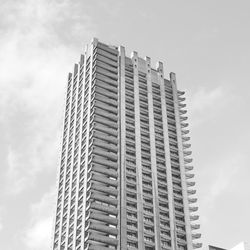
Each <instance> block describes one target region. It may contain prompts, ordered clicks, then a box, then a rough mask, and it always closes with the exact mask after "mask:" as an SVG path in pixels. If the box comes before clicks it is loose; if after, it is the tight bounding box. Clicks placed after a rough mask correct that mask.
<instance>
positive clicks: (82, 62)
mask: <svg viewBox="0 0 250 250" xmlns="http://www.w3.org/2000/svg"><path fill="white" fill-rule="evenodd" d="M81 71H82V72H83V75H82V100H81V114H80V133H79V148H78V160H77V162H78V163H77V181H76V183H77V186H76V206H75V212H74V214H75V218H74V225H75V229H74V234H73V247H72V249H76V227H77V216H78V213H77V211H78V204H79V199H78V198H79V178H80V169H81V168H80V164H81V149H82V147H83V146H84V145H82V138H83V133H82V125H83V122H84V120H83V110H84V109H83V105H84V94H85V84H84V83H85V75H86V74H85V73H86V53H85V56H84V55H81V60H80V70H79V85H80V81H81V79H80V74H81Z"/></svg>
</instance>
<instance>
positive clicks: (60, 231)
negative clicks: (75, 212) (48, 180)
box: [57, 74, 74, 249]
mask: <svg viewBox="0 0 250 250" xmlns="http://www.w3.org/2000/svg"><path fill="white" fill-rule="evenodd" d="M70 77H71V80H70V82H68V85H69V84H70V83H71V87H70V89H71V90H70V108H69V111H68V112H69V114H68V118H67V121H66V120H64V124H65V123H66V122H68V126H67V137H66V139H65V140H66V152H65V161H64V175H63V184H62V185H63V190H62V201H61V204H62V205H61V215H60V226H59V237H58V248H59V249H60V245H61V237H62V221H63V207H64V199H65V195H64V194H65V180H66V172H67V158H68V149H69V130H70V129H69V128H70V116H71V106H72V96H73V95H72V91H73V78H74V76H73V75H72V74H69V77H68V81H69V78H70ZM67 91H68V87H67ZM67 98H68V93H67V97H66V101H67ZM65 106H66V105H65ZM64 119H66V109H65V118H64ZM63 133H64V132H63ZM63 143H64V141H63ZM61 167H62V166H60V168H61ZM60 174H61V171H59V182H60ZM58 187H59V183H58ZM57 198H59V197H57ZM57 205H58V204H57Z"/></svg>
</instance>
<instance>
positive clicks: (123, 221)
mask: <svg viewBox="0 0 250 250" xmlns="http://www.w3.org/2000/svg"><path fill="white" fill-rule="evenodd" d="M119 69H120V70H119V111H118V112H119V117H120V119H119V121H120V124H119V130H120V133H119V136H120V138H119V149H120V162H119V164H120V169H119V178H120V186H119V192H120V236H119V237H120V246H119V247H120V249H121V250H125V249H127V211H126V165H125V163H126V109H125V97H126V96H125V93H126V92H125V48H124V47H123V46H120V47H119ZM119 247H118V249H119Z"/></svg>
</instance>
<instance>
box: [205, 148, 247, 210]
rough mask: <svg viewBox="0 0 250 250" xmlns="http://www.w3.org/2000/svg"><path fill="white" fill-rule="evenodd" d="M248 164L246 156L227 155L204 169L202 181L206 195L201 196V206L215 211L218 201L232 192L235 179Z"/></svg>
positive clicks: (239, 154) (237, 154) (238, 154)
mask: <svg viewBox="0 0 250 250" xmlns="http://www.w3.org/2000/svg"><path fill="white" fill-rule="evenodd" d="M245 164H246V156H245V155H244V154H241V153H234V154H231V155H226V156H225V157H224V158H222V159H221V160H218V162H210V163H209V166H205V167H204V171H203V173H202V176H201V179H203V178H204V183H206V185H204V187H205V186H206V190H205V191H203V192H204V195H203V196H201V199H200V204H202V207H204V208H206V209H213V208H214V207H215V204H216V200H217V199H218V198H219V197H220V196H221V195H225V194H226V193H227V192H230V191H232V190H231V188H232V189H233V185H232V184H233V183H234V181H235V177H236V176H237V174H238V173H239V171H240V170H242V169H243V168H244V166H245Z"/></svg>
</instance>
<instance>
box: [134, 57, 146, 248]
mask: <svg viewBox="0 0 250 250" xmlns="http://www.w3.org/2000/svg"><path fill="white" fill-rule="evenodd" d="M132 62H133V67H134V103H135V149H136V168H137V169H136V175H137V176H136V177H137V178H136V179H137V211H138V212H137V215H138V249H139V250H144V233H143V231H144V228H143V189H142V165H141V127H140V100H139V77H138V66H139V60H138V54H137V52H133V53H132Z"/></svg>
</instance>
